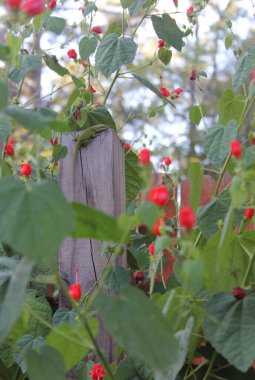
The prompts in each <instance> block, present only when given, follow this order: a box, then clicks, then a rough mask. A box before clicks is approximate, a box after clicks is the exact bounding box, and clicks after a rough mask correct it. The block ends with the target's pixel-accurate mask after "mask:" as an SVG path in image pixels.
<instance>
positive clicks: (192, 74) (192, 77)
mask: <svg viewBox="0 0 255 380" xmlns="http://www.w3.org/2000/svg"><path fill="white" fill-rule="evenodd" d="M189 79H190V80H196V79H197V70H196V68H195V67H192V69H191V71H190V75H189Z"/></svg>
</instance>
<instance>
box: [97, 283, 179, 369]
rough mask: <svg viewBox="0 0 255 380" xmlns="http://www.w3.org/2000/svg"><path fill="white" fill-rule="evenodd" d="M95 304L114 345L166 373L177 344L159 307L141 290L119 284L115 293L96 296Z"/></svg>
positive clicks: (175, 354) (173, 357)
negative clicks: (117, 291) (114, 341)
mask: <svg viewBox="0 0 255 380" xmlns="http://www.w3.org/2000/svg"><path fill="white" fill-rule="evenodd" d="M96 305H97V308H98V310H99V314H100V316H101V317H102V319H103V322H104V324H105V326H106V328H107V329H108V330H109V332H110V333H111V334H112V335H113V337H114V339H115V340H116V341H117V343H118V344H120V345H121V346H122V347H123V348H124V349H125V350H126V351H127V352H128V353H129V354H130V355H131V356H133V357H135V358H138V359H140V360H142V361H143V362H144V363H146V364H148V365H149V366H150V367H152V368H154V369H158V370H159V371H160V373H162V374H166V371H167V369H168V368H169V365H170V364H171V363H174V362H175V361H176V359H177V353H178V343H177V340H176V339H175V338H174V336H173V334H172V333H171V330H170V327H169V325H168V324H167V323H166V321H165V320H164V318H163V316H162V314H161V312H160V310H159V309H158V308H157V307H156V306H155V305H154V304H153V303H152V302H151V301H150V300H149V299H148V298H147V297H146V295H145V294H144V293H142V292H141V291H140V290H137V289H135V288H132V287H123V288H122V289H121V290H120V293H119V294H118V295H110V294H100V295H98V297H97V299H96ZM131 316H132V317H131ZM169 352H171V355H169Z"/></svg>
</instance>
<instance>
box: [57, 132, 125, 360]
mask: <svg viewBox="0 0 255 380" xmlns="http://www.w3.org/2000/svg"><path fill="white" fill-rule="evenodd" d="M75 144H76V142H75V141H74V140H73V136H71V135H70V134H64V135H63V136H62V145H63V146H66V147H67V148H68V154H67V156H66V157H65V159H64V160H62V161H60V167H59V184H60V187H61V189H62V191H63V192H64V194H65V196H66V197H67V199H69V200H75V201H78V202H82V203H84V204H87V205H90V206H92V207H95V208H97V209H99V210H101V211H104V212H105V213H107V214H110V215H112V216H117V215H119V214H120V213H122V212H124V211H125V172H124V150H123V146H122V143H121V142H120V140H119V138H118V136H117V134H116V133H115V131H113V130H112V129H107V130H105V131H102V132H101V133H100V134H99V135H97V137H95V138H94V139H93V140H92V141H91V143H90V144H89V145H88V146H86V147H84V148H81V149H80V151H79V154H78V157H77V161H76V169H75V175H73V167H74V166H73V165H74V163H73V157H74V150H75ZM67 223H68V221H67ZM101 246H102V243H101V242H99V241H96V240H92V239H79V240H76V241H74V240H72V239H71V238H67V239H66V240H65V241H64V243H63V245H62V247H61V249H60V254H59V270H60V273H61V276H62V278H63V280H64V281H65V282H66V283H67V285H69V284H71V283H74V281H75V272H74V269H75V264H78V265H79V282H80V283H81V286H82V290H83V292H87V291H88V290H89V289H90V288H91V287H92V286H93V285H94V284H95V282H96V280H97V279H98V277H99V276H100V275H101V273H102V271H103V269H104V266H105V263H106V260H107V256H106V255H100V249H101ZM116 264H117V265H122V266H126V255H123V256H121V257H120V258H118V259H117V260H116ZM60 303H61V304H62V305H63V304H64V300H63V299H62V300H61V301H60ZM99 343H100V345H101V347H102V348H103V349H104V350H105V352H106V353H107V354H108V356H109V359H112V358H113V356H114V355H113V344H112V340H111V339H110V337H109V336H108V334H107V333H106V332H105V330H104V328H103V327H102V326H101V328H100V336H99Z"/></svg>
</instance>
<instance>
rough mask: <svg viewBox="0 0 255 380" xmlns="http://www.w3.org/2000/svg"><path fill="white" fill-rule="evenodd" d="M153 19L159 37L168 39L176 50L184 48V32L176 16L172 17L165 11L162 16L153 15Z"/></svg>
mask: <svg viewBox="0 0 255 380" xmlns="http://www.w3.org/2000/svg"><path fill="white" fill-rule="evenodd" d="M151 21H152V24H153V28H154V30H155V32H156V34H157V36H158V38H160V39H162V40H164V41H166V42H167V43H168V44H169V45H170V46H172V47H174V48H175V49H176V50H178V51H181V50H182V47H183V41H182V39H183V32H182V31H181V29H180V28H179V27H178V26H177V24H176V20H175V19H174V18H171V17H170V16H169V15H168V14H167V13H164V14H163V15H162V17H159V16H154V15H152V16H151Z"/></svg>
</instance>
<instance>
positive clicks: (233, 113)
mask: <svg viewBox="0 0 255 380" xmlns="http://www.w3.org/2000/svg"><path fill="white" fill-rule="evenodd" d="M244 108H245V96H244V95H238V96H235V94H234V93H233V91H232V90H230V89H227V90H225V91H224V92H223V94H222V95H221V97H220V99H219V123H220V124H223V125H226V124H227V123H228V122H229V121H230V120H235V121H236V122H237V123H239V121H240V120H241V118H242V115H243V111H244Z"/></svg>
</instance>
